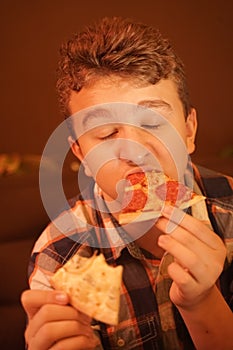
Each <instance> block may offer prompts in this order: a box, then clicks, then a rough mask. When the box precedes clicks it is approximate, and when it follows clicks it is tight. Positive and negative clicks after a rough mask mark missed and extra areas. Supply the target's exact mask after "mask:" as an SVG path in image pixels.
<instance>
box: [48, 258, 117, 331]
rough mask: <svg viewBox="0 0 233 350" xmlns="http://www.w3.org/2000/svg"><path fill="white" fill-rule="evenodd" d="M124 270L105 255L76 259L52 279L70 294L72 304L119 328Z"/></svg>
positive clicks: (54, 285)
mask: <svg viewBox="0 0 233 350" xmlns="http://www.w3.org/2000/svg"><path fill="white" fill-rule="evenodd" d="M122 272H123V267H122V266H121V265H119V266H116V267H114V266H110V265H108V264H107V263H106V261H105V258H104V256H103V254H99V255H96V254H94V255H93V256H92V257H90V258H86V257H82V256H80V255H78V254H76V255H74V256H73V257H72V258H71V259H70V260H69V261H68V262H67V263H66V264H65V265H63V266H62V267H61V268H60V269H59V270H57V272H55V274H54V275H53V276H52V278H51V285H52V286H53V287H54V288H55V289H57V290H61V291H64V292H65V293H67V294H68V296H69V299H70V304H71V305H72V306H74V307H75V308H77V309H78V310H79V311H81V312H83V313H85V314H86V315H88V316H90V317H91V318H94V319H96V320H99V321H101V322H104V323H107V324H110V325H117V324H118V314H119V308H120V289H121V281H122Z"/></svg>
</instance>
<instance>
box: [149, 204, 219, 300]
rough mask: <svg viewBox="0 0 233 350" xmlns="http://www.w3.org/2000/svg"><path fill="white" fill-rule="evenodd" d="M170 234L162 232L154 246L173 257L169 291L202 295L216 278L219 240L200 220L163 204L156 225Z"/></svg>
mask: <svg viewBox="0 0 233 350" xmlns="http://www.w3.org/2000/svg"><path fill="white" fill-rule="evenodd" d="M171 224H172V225H173V227H172V230H170V231H169V233H170V234H162V235H161V236H160V237H159V239H158V245H159V246H160V247H161V248H163V249H164V250H165V251H167V252H169V253H170V254H171V255H172V256H173V257H174V260H175V261H174V263H172V264H171V265H170V266H169V268H168V271H169V275H170V277H171V278H172V279H173V282H174V283H173V285H172V289H171V290H172V291H174V290H176V288H177V290H179V292H177V293H175V294H176V296H177V295H183V296H184V295H186V298H187V300H188V299H189V301H191V300H192V299H193V300H194V298H198V296H200V295H202V294H203V295H204V294H205V291H207V290H208V289H209V288H210V287H212V286H213V285H214V284H215V283H216V280H217V279H218V277H219V275H220V273H221V271H222V269H223V264H224V260H225V257H226V248H225V246H224V244H223V242H222V240H221V239H220V238H219V237H218V236H217V235H216V234H215V233H214V232H213V231H211V230H210V228H209V227H208V226H207V225H205V224H204V223H203V222H201V221H199V220H197V219H195V218H194V217H192V216H190V215H188V214H185V213H183V212H182V211H181V210H179V209H177V208H170V207H166V208H165V209H164V212H163V217H162V218H161V219H160V220H158V222H157V224H156V226H157V228H158V229H159V230H160V231H162V232H164V233H167V231H168V230H167V228H168V227H169V225H170V228H171Z"/></svg>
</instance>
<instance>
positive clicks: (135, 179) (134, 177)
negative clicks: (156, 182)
mask: <svg viewBox="0 0 233 350" xmlns="http://www.w3.org/2000/svg"><path fill="white" fill-rule="evenodd" d="M127 180H129V181H130V183H131V185H132V186H133V185H136V184H144V182H145V180H146V175H145V173H143V172H140V173H134V174H129V175H128V176H127Z"/></svg>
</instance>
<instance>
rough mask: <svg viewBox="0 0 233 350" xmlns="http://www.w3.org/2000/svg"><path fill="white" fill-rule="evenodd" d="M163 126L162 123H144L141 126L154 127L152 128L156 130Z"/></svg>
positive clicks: (144, 127) (145, 127)
mask: <svg viewBox="0 0 233 350" xmlns="http://www.w3.org/2000/svg"><path fill="white" fill-rule="evenodd" d="M160 126H161V124H153V125H152V124H142V125H141V127H142V128H143V129H152V130H156V129H158V128H159V127H160Z"/></svg>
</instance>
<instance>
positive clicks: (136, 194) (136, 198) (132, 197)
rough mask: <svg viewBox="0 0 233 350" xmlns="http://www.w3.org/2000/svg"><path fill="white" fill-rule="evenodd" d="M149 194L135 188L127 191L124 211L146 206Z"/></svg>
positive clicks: (133, 210)
mask: <svg viewBox="0 0 233 350" xmlns="http://www.w3.org/2000/svg"><path fill="white" fill-rule="evenodd" d="M146 201H147V195H146V194H145V193H144V192H143V191H142V190H141V189H138V190H133V191H129V192H127V193H126V196H125V198H124V203H123V209H122V213H128V212H135V211H137V210H141V209H143V208H144V206H145V204H146Z"/></svg>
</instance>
